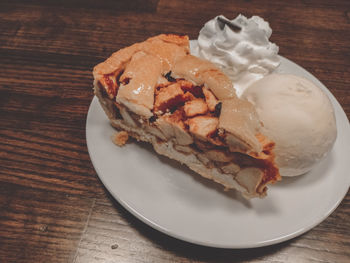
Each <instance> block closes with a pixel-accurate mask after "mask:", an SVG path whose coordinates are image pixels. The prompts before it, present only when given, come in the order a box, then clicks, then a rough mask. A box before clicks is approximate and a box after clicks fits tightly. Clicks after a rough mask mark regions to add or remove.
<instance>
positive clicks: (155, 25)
mask: <svg viewBox="0 0 350 263" xmlns="http://www.w3.org/2000/svg"><path fill="white" fill-rule="evenodd" d="M239 13H242V14H245V15H246V16H252V15H259V16H261V17H263V18H264V19H266V20H268V21H269V22H270V25H271V27H272V29H273V35H272V38H271V40H272V41H273V42H275V43H277V44H278V45H279V46H280V54H281V55H283V56H285V57H287V58H289V59H291V60H293V61H294V62H296V63H298V64H299V65H301V66H302V67H304V68H305V69H307V70H308V71H310V72H311V73H312V74H314V75H315V76H316V77H317V78H318V79H319V80H320V81H321V82H323V83H324V84H325V85H326V86H327V87H328V88H329V90H330V91H331V92H332V93H333V94H334V96H335V97H336V98H337V100H338V101H339V102H340V104H341V105H342V107H343V109H344V111H345V112H346V114H347V116H348V118H349V116H350V92H349V88H350V70H349V68H350V2H349V1H347V0H344V1H340V0H338V1H321V0H304V1H266V0H262V1H254V0H251V1H249V0H246V1H223V0H219V1H214V0H209V1H200V0H196V1H184V0H183V1H181V0H174V1H165V0H161V1H156V0H148V1H141V0H137V1H134V0H125V1H117V0H99V1H93V0H84V1H83V0H76V1H68V0H61V1H44V0H27V1H24V0H23V1H21V0H2V1H0V69H1V70H0V262H11V263H12V262H16V263H17V262H26V263H28V262H76V263H78V262H79V263H85V262H86V263H89V262H350V194H349V193H348V194H347V196H346V197H345V199H344V200H343V202H342V203H341V204H340V206H339V207H338V208H337V209H336V210H335V212H334V213H332V215H331V216H330V217H328V218H327V219H326V220H325V221H324V222H322V223H321V224H320V225H318V226H316V227H315V228H314V229H312V230H311V231H309V232H307V233H306V234H304V235H302V236H300V237H297V238H294V239H292V240H290V241H287V242H284V243H281V244H278V245H274V246H270V247H264V248H257V249H243V250H228V249H215V248H207V247H202V246H197V245H193V244H189V243H186V242H183V241H179V240H176V239H174V238H171V237H168V236H166V235H164V234H162V233H159V232H158V231H156V230H154V229H152V228H150V227H148V226H147V225H145V224H144V223H142V222H140V221H139V220H138V219H136V218H135V217H133V216H132V215H131V214H129V213H128V212H127V211H126V210H125V209H124V208H123V207H122V206H121V205H119V204H118V203H117V202H116V201H114V199H113V198H112V197H111V196H110V195H109V194H108V192H107V191H106V189H105V188H104V186H103V185H102V183H101V182H100V181H99V179H98V176H97V174H96V172H95V170H94V168H93V166H92V164H91V161H90V158H89V154H88V152H87V148H86V141H85V122H86V116H87V111H88V108H89V104H90V102H91V100H92V98H93V93H92V74H91V70H92V68H93V66H94V65H95V64H97V63H99V62H101V61H103V60H104V59H105V58H107V57H108V56H109V55H110V54H111V53H112V52H114V51H116V50H118V49H119V48H122V47H125V46H127V45H130V44H132V43H135V42H139V41H143V40H145V39H146V38H147V37H149V36H153V35H156V34H159V33H178V34H188V35H189V36H190V38H192V39H195V38H197V36H198V32H199V30H200V29H201V27H202V26H203V24H204V23H205V22H206V21H208V20H209V19H211V18H213V17H214V16H216V15H218V14H223V15H225V16H227V17H229V18H234V17H235V16H236V15H238V14H239ZM349 155H350V152H349ZM349 176H350V174H349Z"/></svg>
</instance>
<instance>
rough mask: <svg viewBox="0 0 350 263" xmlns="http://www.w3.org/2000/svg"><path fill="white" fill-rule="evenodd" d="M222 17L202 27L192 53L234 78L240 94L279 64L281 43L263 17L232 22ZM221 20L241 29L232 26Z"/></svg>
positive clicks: (240, 16)
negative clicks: (274, 37)
mask: <svg viewBox="0 0 350 263" xmlns="http://www.w3.org/2000/svg"><path fill="white" fill-rule="evenodd" d="M218 17H220V18H221V19H218ZM218 17H215V18H214V19H212V20H210V21H208V22H207V23H206V24H205V25H204V27H203V28H202V29H201V31H200V32H199V37H198V45H197V46H195V47H194V48H193V52H192V53H193V54H194V55H196V56H199V57H201V58H204V59H207V60H210V61H211V62H213V63H215V64H216V65H217V66H219V67H220V68H221V69H222V70H223V71H224V72H225V73H226V74H227V75H228V76H229V77H230V78H231V80H232V81H233V83H234V87H235V89H236V92H237V95H238V96H240V95H241V94H242V92H243V91H244V89H245V88H247V87H248V86H249V85H251V84H252V83H253V82H255V81H257V80H258V79H261V78H262V77H264V76H265V75H267V74H269V73H271V72H272V71H273V70H274V69H275V68H277V67H278V66H279V64H280V60H279V57H278V55H277V54H278V46H277V45H275V44H274V43H271V42H270V41H269V38H270V36H271V34H272V30H271V28H270V26H269V23H268V22H266V21H265V20H264V19H262V18H261V17H259V16H253V17H251V18H249V19H248V18H247V17H245V16H243V15H238V16H237V17H236V18H235V19H233V20H231V21H230V20H228V19H227V18H225V17H224V16H218ZM220 20H221V21H223V20H226V21H229V22H231V23H232V24H233V25H235V26H237V27H238V28H236V27H234V28H233V29H231V28H232V27H231V28H230V26H228V25H227V24H225V23H223V22H221V21H220ZM239 28H240V30H239Z"/></svg>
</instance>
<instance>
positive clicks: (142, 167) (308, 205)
mask: <svg viewBox="0 0 350 263" xmlns="http://www.w3.org/2000/svg"><path fill="white" fill-rule="evenodd" d="M281 62H282V63H281V66H280V67H279V69H278V72H285V73H292V74H296V75H300V76H304V77H306V78H308V79H310V80H311V81H313V82H315V83H316V84H318V85H319V86H320V87H321V88H322V89H323V90H324V91H325V92H326V94H327V95H328V96H329V98H330V99H331V102H332V104H333V106H334V108H335V114H336V120H337V128H338V138H337V141H336V143H335V145H334V148H333V150H332V152H331V153H330V154H329V155H328V157H327V158H326V159H325V160H324V161H323V162H321V163H320V164H319V165H318V166H317V167H315V168H314V169H313V170H312V171H311V172H309V173H307V174H305V175H303V176H300V177H296V178H284V179H283V181H282V182H280V183H277V184H275V185H272V186H270V187H269V190H268V196H267V197H266V198H264V199H254V200H251V201H247V200H244V199H242V198H241V197H240V195H239V194H236V193H235V192H234V191H230V192H224V191H223V189H222V187H221V186H220V185H216V184H215V183H212V182H210V181H208V180H206V179H204V178H202V177H201V176H199V175H197V174H195V173H193V172H192V171H190V170H189V169H187V168H186V167H184V166H181V165H180V164H178V163H177V162H174V161H171V160H169V159H167V158H165V157H162V156H158V155H157V154H156V153H155V152H154V151H153V150H152V147H150V146H149V145H146V144H144V143H137V142H132V143H130V144H127V145H126V146H124V147H117V146H115V145H114V144H113V143H112V141H111V136H112V135H113V134H114V133H115V130H114V129H113V128H112V127H111V126H110V124H109V122H108V120H107V117H106V116H105V114H104V112H103V110H102V108H101V107H100V105H99V103H98V100H97V98H96V97H95V98H94V99H93V101H92V103H91V105H90V109H89V112H88V116H87V123H86V139H87V146H88V149H89V153H90V157H91V160H92V163H93V165H94V167H95V169H96V172H97V174H98V175H99V177H100V179H101V181H102V182H103V184H104V185H105V186H106V188H107V189H108V191H109V192H110V193H111V194H112V195H113V197H114V198H115V199H117V200H118V202H119V203H120V204H121V205H122V206H124V207H125V208H126V209H127V210H128V211H130V212H131V213H132V214H133V215H135V216H136V217H137V218H139V219H140V220H142V221H143V222H145V223H146V224H148V225H150V226H152V227H153V228H155V229H157V230H159V231H161V232H163V233H166V234H168V235H170V236H173V237H175V238H178V239H182V240H185V241H188V242H192V243H196V244H200V245H206V246H211V247H220V248H250V247H259V246H266V245H271V244H275V243H279V242H282V241H285V240H288V239H291V238H293V237H296V236H298V235H300V234H302V233H304V232H306V231H307V230H309V229H311V228H313V227H314V226H316V225H317V224H319V223H320V222H321V221H323V220H324V219H325V218H326V217H327V216H328V215H329V214H330V213H332V211H333V210H334V209H335V208H336V207H337V206H338V205H339V203H340V202H341V200H342V199H343V198H344V196H345V194H346V193H347V191H348V188H349V184H350V176H349V174H348V173H349V163H350V157H349V156H350V154H349V149H350V125H349V121H348V119H347V117H346V115H345V113H344V111H343V110H342V108H341V106H340V105H339V103H338V102H337V101H336V99H335V98H334V97H333V95H332V94H331V93H330V92H329V91H328V90H327V88H326V87H325V86H324V85H323V84H322V83H320V82H319V81H318V80H317V79H316V78H315V77H314V76H312V75H311V74H310V73H308V72H307V71H306V70H305V69H303V68H301V67H300V66H298V65H297V64H295V63H293V62H291V61H290V60H287V59H285V58H283V57H281Z"/></svg>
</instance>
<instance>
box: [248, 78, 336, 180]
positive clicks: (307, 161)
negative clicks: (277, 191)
mask: <svg viewBox="0 0 350 263" xmlns="http://www.w3.org/2000/svg"><path fill="white" fill-rule="evenodd" d="M242 96H243V97H244V98H246V99H247V100H249V101H250V102H252V103H253V104H254V105H255V107H256V110H257V113H258V115H259V117H260V120H261V121H262V122H263V126H264V127H263V128H262V132H263V133H264V134H265V135H266V136H267V137H269V138H270V139H271V140H273V141H274V142H275V143H276V146H275V154H276V163H277V165H278V166H279V168H280V173H281V175H282V176H296V175H301V174H303V173H306V172H307V171H309V170H311V168H312V167H313V166H314V165H315V164H316V163H318V162H319V161H321V160H322V159H323V158H324V157H325V156H326V154H327V153H328V152H329V151H330V150H331V148H332V146H333V144H334V142H335V139H336V137H337V128H336V121H335V115H334V111H333V107H332V105H331V102H330V100H329V98H328V97H327V96H326V95H325V93H324V92H323V91H322V90H321V89H320V88H319V87H317V86H316V85H315V84H314V83H312V82H311V81H309V80H307V79H305V78H302V77H298V76H295V75H287V74H271V75H268V76H266V77H264V78H262V79H261V80H258V81H257V82H255V83H254V84H253V85H251V86H250V87H249V88H248V89H246V90H245V92H244V93H243V95H242Z"/></svg>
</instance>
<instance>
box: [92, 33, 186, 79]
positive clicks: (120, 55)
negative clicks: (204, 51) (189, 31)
mask: <svg viewBox="0 0 350 263" xmlns="http://www.w3.org/2000/svg"><path fill="white" fill-rule="evenodd" d="M163 43H169V44H174V45H173V46H178V47H180V48H181V49H182V50H184V52H185V53H189V52H190V50H189V39H188V36H178V35H172V34H161V35H158V36H155V37H151V38H149V39H147V40H146V41H144V42H141V43H136V44H133V45H131V46H129V47H126V48H122V49H120V50H118V51H117V52H114V53H113V54H112V55H111V56H110V57H109V58H108V59H107V60H106V61H104V62H102V63H100V64H98V65H97V66H95V67H94V70H93V75H94V78H95V79H100V78H101V76H102V75H105V74H111V73H113V72H114V71H115V70H116V69H119V68H122V67H123V66H124V65H125V63H127V62H128V61H129V60H130V59H131V57H132V56H133V55H134V54H135V53H136V52H138V51H141V50H142V51H144V50H147V49H149V50H150V52H151V53H155V52H159V51H162V49H159V48H158V47H159V45H161V44H163ZM152 47H153V48H152Z"/></svg>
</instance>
